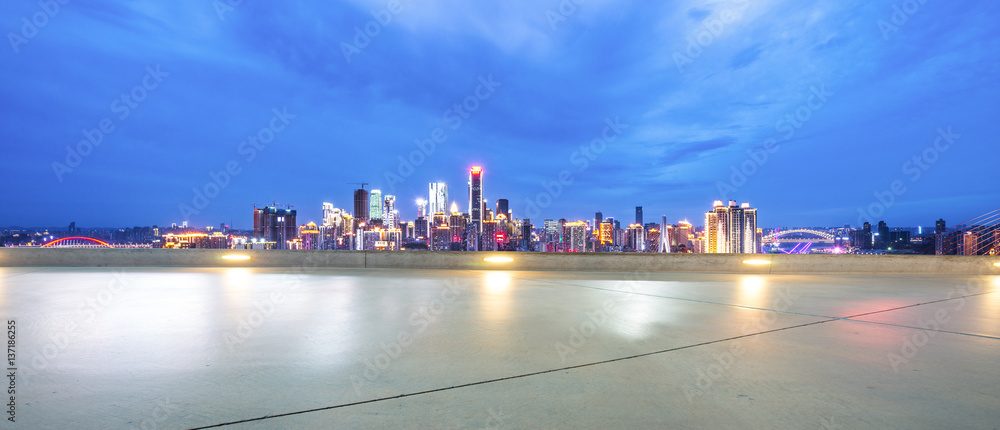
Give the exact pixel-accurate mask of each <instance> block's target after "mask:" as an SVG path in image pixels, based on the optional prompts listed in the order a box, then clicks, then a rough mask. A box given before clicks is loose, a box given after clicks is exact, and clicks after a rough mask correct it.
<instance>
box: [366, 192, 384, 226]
mask: <svg viewBox="0 0 1000 430" xmlns="http://www.w3.org/2000/svg"><path fill="white" fill-rule="evenodd" d="M368 198H369V204H368V217H369V219H370V220H371V221H381V220H382V203H383V201H382V191H381V190H372V192H371V195H370V196H369V197H368Z"/></svg>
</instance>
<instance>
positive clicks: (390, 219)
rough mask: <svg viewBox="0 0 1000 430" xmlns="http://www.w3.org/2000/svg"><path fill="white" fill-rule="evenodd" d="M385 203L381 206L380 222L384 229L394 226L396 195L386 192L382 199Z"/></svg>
mask: <svg viewBox="0 0 1000 430" xmlns="http://www.w3.org/2000/svg"><path fill="white" fill-rule="evenodd" d="M384 202H385V204H384V205H383V206H382V220H383V221H382V224H383V225H384V226H385V228H386V229H392V228H396V222H397V221H399V220H398V219H396V214H397V213H398V212H396V196H394V195H391V194H386V195H385V199H384Z"/></svg>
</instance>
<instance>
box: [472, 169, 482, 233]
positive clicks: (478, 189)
mask: <svg viewBox="0 0 1000 430" xmlns="http://www.w3.org/2000/svg"><path fill="white" fill-rule="evenodd" d="M483 209H485V208H484V207H483V168H482V167H479V166H474V167H473V168H472V169H470V170H469V224H470V225H469V229H470V230H472V231H474V232H475V233H476V234H477V235H479V234H482V232H483Z"/></svg>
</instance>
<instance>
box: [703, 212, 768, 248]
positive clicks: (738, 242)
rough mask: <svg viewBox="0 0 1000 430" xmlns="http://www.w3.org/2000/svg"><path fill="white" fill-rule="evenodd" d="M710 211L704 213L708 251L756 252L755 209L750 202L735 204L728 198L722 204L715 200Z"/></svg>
mask: <svg viewBox="0 0 1000 430" xmlns="http://www.w3.org/2000/svg"><path fill="white" fill-rule="evenodd" d="M712 206H713V208H712V210H711V211H709V212H706V213H705V230H706V231H707V232H708V250H707V252H710V253H726V254H754V253H757V252H758V249H760V247H759V246H758V239H757V209H754V208H751V207H750V203H743V204H741V205H737V204H736V202H735V201H733V200H730V201H729V206H723V204H722V201H720V200H716V201H715V202H714V203H713V205H712Z"/></svg>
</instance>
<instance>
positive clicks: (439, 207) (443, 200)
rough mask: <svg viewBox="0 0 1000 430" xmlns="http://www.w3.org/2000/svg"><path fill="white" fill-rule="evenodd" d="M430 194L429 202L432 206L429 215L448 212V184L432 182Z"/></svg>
mask: <svg viewBox="0 0 1000 430" xmlns="http://www.w3.org/2000/svg"><path fill="white" fill-rule="evenodd" d="M428 188H429V193H428V197H429V199H428V200H427V201H428V203H429V204H430V207H429V208H428V213H430V214H435V213H438V212H445V213H447V212H448V184H446V183H444V182H431V183H430V184H429V186H428Z"/></svg>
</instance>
